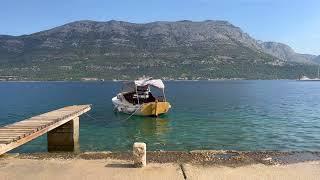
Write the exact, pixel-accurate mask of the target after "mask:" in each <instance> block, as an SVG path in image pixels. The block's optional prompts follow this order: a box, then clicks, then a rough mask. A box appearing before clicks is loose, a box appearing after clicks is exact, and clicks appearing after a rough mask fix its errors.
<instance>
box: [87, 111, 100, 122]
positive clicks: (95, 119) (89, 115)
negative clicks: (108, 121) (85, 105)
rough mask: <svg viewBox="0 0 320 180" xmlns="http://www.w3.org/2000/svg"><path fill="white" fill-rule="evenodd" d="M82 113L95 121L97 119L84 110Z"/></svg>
mask: <svg viewBox="0 0 320 180" xmlns="http://www.w3.org/2000/svg"><path fill="white" fill-rule="evenodd" d="M84 114H85V115H87V116H88V117H89V118H91V119H93V120H96V121H97V120H98V119H96V118H94V117H92V116H91V115H89V114H88V113H86V112H85V113H84Z"/></svg>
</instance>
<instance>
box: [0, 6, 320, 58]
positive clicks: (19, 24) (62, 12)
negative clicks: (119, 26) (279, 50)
mask: <svg viewBox="0 0 320 180" xmlns="http://www.w3.org/2000/svg"><path fill="white" fill-rule="evenodd" d="M76 20H96V21H108V20H121V21H129V22H135V23H146V22H152V21H177V20H193V21H203V20H226V21H229V22H230V23H232V24H234V25H236V26H238V27H240V28H241V29H242V30H243V31H244V32H247V33H248V34H249V35H250V36H252V37H253V38H255V39H258V40H262V41H276V42H282V43H285V44H288V45H289V46H291V47H292V48H293V49H294V50H295V51H296V52H299V53H308V54H315V55H320V0H220V1H219V0H50V1H49V0H0V34H6V35H22V34H31V33H34V32H38V31H41V30H46V29H49V28H53V27H56V26H60V25H63V24H65V23H69V22H72V21H76Z"/></svg>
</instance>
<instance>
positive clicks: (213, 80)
mask: <svg viewBox="0 0 320 180" xmlns="http://www.w3.org/2000/svg"><path fill="white" fill-rule="evenodd" d="M124 81H132V80H104V81H81V80H74V81H64V80H30V81H28V80H23V81H0V83H3V82H22V83H25V82H34V83H40V82H57V83H63V82H84V83H104V82H124ZM163 81H164V82H199V81H200V82H201V81H204V82H216V81H297V79H241V78H239V79H202V80H178V79H177V80H163Z"/></svg>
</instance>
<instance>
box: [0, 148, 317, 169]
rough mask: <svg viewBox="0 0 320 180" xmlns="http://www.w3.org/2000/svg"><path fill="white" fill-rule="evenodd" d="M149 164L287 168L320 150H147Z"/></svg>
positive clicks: (89, 156) (64, 155) (106, 154)
mask: <svg viewBox="0 0 320 180" xmlns="http://www.w3.org/2000/svg"><path fill="white" fill-rule="evenodd" d="M9 157H14V158H17V159H38V160H45V159H84V160H98V159H114V160H123V161H132V152H111V151H100V152H99V151H98V152H80V153H73V152H56V153H51V152H50V153H48V152H42V153H13V154H10V153H9V154H5V155H2V156H0V161H1V160H3V159H6V158H9ZM147 161H148V163H178V164H181V163H188V164H195V165H204V166H214V165H219V166H228V167H241V166H246V165H252V164H264V165H287V164H294V163H301V162H308V161H320V151H319V152H310V151H292V152H279V151H230V150H227V151H225V150H193V151H147Z"/></svg>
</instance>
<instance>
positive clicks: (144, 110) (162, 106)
mask: <svg viewBox="0 0 320 180" xmlns="http://www.w3.org/2000/svg"><path fill="white" fill-rule="evenodd" d="M170 108H171V105H170V103H169V102H150V103H145V104H143V105H142V107H141V109H140V112H139V115H142V116H159V115H161V114H165V113H167V112H168V111H169V109H170Z"/></svg>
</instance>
